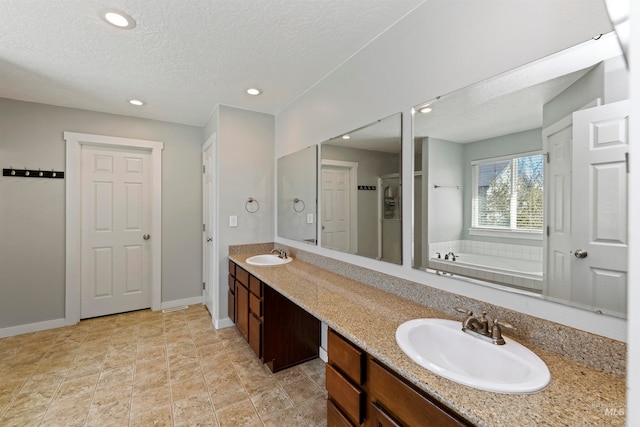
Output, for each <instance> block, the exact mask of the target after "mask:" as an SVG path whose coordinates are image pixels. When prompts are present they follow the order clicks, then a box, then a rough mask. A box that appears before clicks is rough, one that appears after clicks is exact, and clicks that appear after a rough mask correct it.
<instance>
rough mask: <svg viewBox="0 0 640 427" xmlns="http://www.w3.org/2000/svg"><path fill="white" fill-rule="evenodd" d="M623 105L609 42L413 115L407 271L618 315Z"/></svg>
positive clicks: (619, 71) (615, 49)
mask: <svg viewBox="0 0 640 427" xmlns="http://www.w3.org/2000/svg"><path fill="white" fill-rule="evenodd" d="M627 98H628V72H627V70H626V67H625V62H624V58H623V57H622V55H621V51H620V48H619V46H618V42H617V40H616V38H615V35H613V34H607V35H603V36H601V37H600V38H599V39H597V40H590V41H588V42H586V43H583V44H581V45H578V46H576V47H574V48H571V49H567V50H565V51H562V52H560V53H557V54H555V55H552V56H550V57H548V58H544V59H542V60H539V61H536V62H534V63H532V64H529V65H525V66H523V67H520V68H518V69H516V70H513V71H510V72H507V73H504V74H501V75H499V76H497V77H494V78H491V79H489V80H486V81H483V82H481V83H478V84H475V85H472V86H469V87H466V88H464V89H462V90H459V91H457V92H453V93H451V94H448V95H446V96H442V97H440V98H438V99H437V100H434V101H433V102H430V103H425V104H421V105H419V106H417V107H416V108H415V109H414V110H415V114H414V154H415V157H414V180H415V191H414V209H415V211H414V218H415V220H414V259H413V266H414V267H416V268H421V269H428V270H429V271H432V272H436V273H438V274H444V275H455V276H459V277H466V278H472V279H473V280H474V281H476V282H481V283H484V284H490V285H491V286H497V287H500V288H504V289H509V290H513V291H517V292H524V293H530V294H531V295H539V296H542V297H543V298H546V299H549V300H553V301H557V302H562V303H566V304H569V305H573V306H577V307H581V308H584V309H588V310H593V311H596V312H601V313H604V314H609V315H613V316H618V317H626V298H627V249H628V240H627V222H628V221H627V199H628V192H627V155H628V154H627V153H628V149H629V141H628V131H627V118H628V115H629V104H628V101H627ZM425 108H427V109H428V110H425ZM421 110H422V111H423V112H421Z"/></svg>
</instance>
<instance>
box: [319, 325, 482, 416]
mask: <svg viewBox="0 0 640 427" xmlns="http://www.w3.org/2000/svg"><path fill="white" fill-rule="evenodd" d="M327 347H328V348H327V352H328V356H329V363H328V364H327V367H326V369H327V377H326V378H327V394H328V399H327V426H328V427H338V426H340V427H343V426H360V425H364V426H367V427H413V426H416V427H418V426H419V427H429V426H437V427H450V426H470V425H471V424H469V423H468V422H466V421H465V420H464V419H463V418H462V417H460V416H458V415H457V414H455V412H453V411H452V410H450V409H449V408H446V407H445V406H444V405H442V404H441V403H439V402H437V401H436V400H435V399H433V398H432V397H430V396H429V395H428V394H427V393H425V392H424V391H422V390H419V389H418V388H416V387H415V386H414V385H412V384H410V383H409V382H408V381H407V380H405V379H404V378H402V377H401V376H399V375H398V374H396V373H394V372H393V371H392V370H390V369H389V368H387V367H386V366H385V365H383V364H382V363H380V362H379V361H378V360H376V359H374V358H373V357H372V356H371V355H369V354H367V353H366V352H364V351H363V350H361V349H359V348H358V347H357V346H355V345H354V344H353V343H351V342H350V341H349V340H347V339H345V338H344V337H342V336H340V335H339V334H337V333H336V332H335V331H333V330H331V329H329V334H328V337H327Z"/></svg>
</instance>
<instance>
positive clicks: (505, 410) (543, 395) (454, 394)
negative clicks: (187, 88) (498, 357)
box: [229, 253, 626, 426]
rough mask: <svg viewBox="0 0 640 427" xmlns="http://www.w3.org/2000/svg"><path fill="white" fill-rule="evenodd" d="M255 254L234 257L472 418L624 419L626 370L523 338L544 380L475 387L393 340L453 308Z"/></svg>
mask: <svg viewBox="0 0 640 427" xmlns="http://www.w3.org/2000/svg"><path fill="white" fill-rule="evenodd" d="M251 255H255V254H253V253H250V254H235V255H229V258H230V259H231V260H232V261H234V262H235V263H236V264H238V265H240V266H241V267H242V268H244V269H245V270H247V271H249V272H250V273H251V274H253V275H254V276H256V277H257V278H259V279H260V280H262V281H263V282H265V283H266V284H268V285H269V286H271V287H272V288H273V289H275V290H276V291H278V292H280V293H281V294H282V295H284V296H286V297H287V298H289V299H290V300H291V301H293V302H294V303H296V304H298V305H299V306H300V307H302V308H304V309H305V310H307V311H308V312H309V313H311V314H313V315H314V316H315V317H317V318H318V319H320V320H321V321H323V322H324V323H326V324H327V325H328V326H329V327H330V328H332V329H334V330H336V331H337V332H339V333H340V334H342V335H343V336H345V337H346V338H348V339H349V340H351V341H353V342H354V343H355V344H356V345H358V346H360V347H361V348H362V349H363V350H365V351H367V352H368V353H369V354H371V355H372V356H373V357H375V358H377V359H378V360H380V361H382V362H383V363H385V364H386V365H387V366H388V367H389V368H391V369H393V370H394V371H396V372H397V373H399V374H400V375H402V376H403V377H405V378H406V379H407V380H409V381H410V382H412V383H413V384H415V385H416V386H418V387H419V388H420V389H422V390H424V391H425V392H427V393H428V394H430V395H431V396H433V397H434V398H436V399H437V400H439V401H440V402H442V403H443V404H445V405H446V406H448V407H449V408H451V409H453V410H454V411H456V412H458V413H459V414H460V415H462V416H463V417H464V418H466V419H467V420H469V421H470V422H472V423H474V424H477V425H481V426H516V425H517V426H540V425H549V426H588V425H593V426H602V425H607V426H618V425H619V426H624V425H625V416H624V412H625V407H626V402H625V399H626V395H625V392H626V385H625V377H623V376H619V375H615V374H612V373H608V372H604V371H601V370H598V369H595V368H592V367H590V366H588V365H585V364H582V363H579V362H576V361H574V360H572V359H570V358H567V357H563V356H560V355H558V354H556V353H553V352H550V351H547V350H544V349H541V348H538V347H534V346H531V345H528V344H526V343H523V344H525V345H526V346H527V347H528V348H530V349H531V350H533V351H534V352H535V353H536V354H537V355H538V356H539V357H540V358H541V359H542V360H544V362H545V363H546V364H547V366H548V367H549V370H550V371H551V383H550V384H549V385H548V386H547V388H545V389H544V390H542V391H540V392H538V393H534V394H522V395H510V394H499V393H492V392H486V391H481V390H476V389H474V388H470V387H467V386H464V385H461V384H458V383H455V382H453V381H450V380H447V379H445V378H442V377H439V376H438V375H435V374H433V373H431V372H430V371H428V370H426V369H424V368H422V367H420V366H419V365H417V364H416V363H414V362H413V361H412V360H411V359H410V358H409V357H408V356H406V355H405V354H404V353H403V352H402V350H401V349H400V347H398V345H397V344H396V340H395V332H396V329H397V327H398V326H399V325H400V324H402V323H403V322H405V321H407V320H411V319H416V318H452V317H451V316H450V315H446V314H444V313H442V312H440V311H437V310H434V309H431V308H429V307H426V306H423V305H420V304H418V303H414V302H412V301H409V300H407V299H404V298H401V297H399V296H396V295H393V294H390V293H388V292H385V291H382V290H379V289H376V288H373V287H371V286H367V285H365V284H363V283H360V282H357V281H354V280H351V279H348V278H346V277H344V276H340V275H338V274H335V273H332V272H329V271H327V270H323V269H321V268H318V267H315V266H313V265H310V264H307V263H304V262H302V261H299V260H297V259H294V260H293V261H292V262H290V263H288V264H285V265H281V266H277V267H256V266H252V265H249V264H247V263H246V261H245V260H246V258H247V257H249V256H251ZM516 326H517V325H516ZM505 335H507V336H508V334H505Z"/></svg>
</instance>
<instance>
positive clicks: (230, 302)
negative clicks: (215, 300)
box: [227, 289, 236, 323]
mask: <svg viewBox="0 0 640 427" xmlns="http://www.w3.org/2000/svg"><path fill="white" fill-rule="evenodd" d="M227 312H228V313H229V319H231V321H232V322H233V323H236V296H235V295H234V293H233V292H231V289H229V291H228V293H227Z"/></svg>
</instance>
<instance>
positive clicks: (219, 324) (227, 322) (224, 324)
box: [213, 317, 235, 329]
mask: <svg viewBox="0 0 640 427" xmlns="http://www.w3.org/2000/svg"><path fill="white" fill-rule="evenodd" d="M232 326H235V323H233V320H231V319H230V318H228V317H225V318H224V319H220V320H214V321H213V327H214V328H216V329H224V328H230V327H232Z"/></svg>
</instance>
